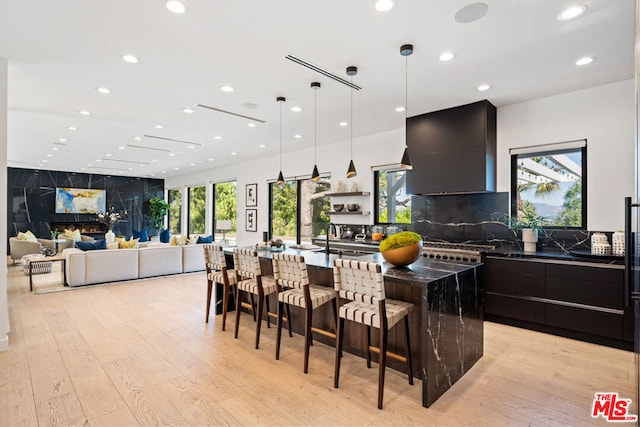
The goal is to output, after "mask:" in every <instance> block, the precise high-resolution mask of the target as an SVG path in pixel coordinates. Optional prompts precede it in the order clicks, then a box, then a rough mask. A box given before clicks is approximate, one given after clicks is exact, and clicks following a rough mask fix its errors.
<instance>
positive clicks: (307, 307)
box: [273, 254, 337, 374]
mask: <svg viewBox="0 0 640 427" xmlns="http://www.w3.org/2000/svg"><path fill="white" fill-rule="evenodd" d="M273 277H274V278H275V280H276V284H277V285H278V287H279V289H278V291H279V292H278V335H277V339H276V360H278V359H280V341H281V337H282V318H283V311H284V309H285V308H286V309H287V318H290V316H289V307H290V306H291V305H293V306H295V307H300V308H303V309H304V373H305V374H306V373H307V371H308V370H309V347H310V346H311V342H312V336H311V333H312V330H313V332H317V333H320V334H323V335H326V336H330V337H332V338H335V337H336V335H335V333H332V332H328V331H324V330H322V329H317V328H314V327H313V326H312V319H313V310H315V309H316V308H318V307H320V306H322V305H324V304H326V303H328V302H330V301H331V302H332V303H333V304H332V305H333V318H334V320H335V319H336V318H337V316H336V300H335V291H334V290H333V289H332V288H330V287H327V286H321V285H311V284H309V275H308V273H307V264H305V262H304V257H303V256H301V255H290V254H273ZM281 289H282V290H281ZM288 323H289V336H291V324H290V322H288Z"/></svg>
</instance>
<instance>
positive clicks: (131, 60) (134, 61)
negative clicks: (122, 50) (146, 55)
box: [122, 54, 138, 64]
mask: <svg viewBox="0 0 640 427" xmlns="http://www.w3.org/2000/svg"><path fill="white" fill-rule="evenodd" d="M122 60H123V61H125V62H129V63H131V64H137V63H138V58H136V57H135V56H133V55H129V54H126V55H122Z"/></svg>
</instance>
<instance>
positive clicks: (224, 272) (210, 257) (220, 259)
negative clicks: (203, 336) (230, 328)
mask: <svg viewBox="0 0 640 427" xmlns="http://www.w3.org/2000/svg"><path fill="white" fill-rule="evenodd" d="M202 247H203V249H204V262H205V266H206V269H207V315H206V320H205V322H206V323H209V310H210V309H211V290H212V288H213V284H214V283H222V285H223V296H222V330H223V331H224V329H225V325H226V324H227V310H228V307H229V294H232V295H234V296H235V284H236V272H235V271H234V270H228V269H227V260H226V259H225V258H224V250H223V248H222V246H220V245H215V244H205V245H203V246H202Z"/></svg>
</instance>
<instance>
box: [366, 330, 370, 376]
mask: <svg viewBox="0 0 640 427" xmlns="http://www.w3.org/2000/svg"><path fill="white" fill-rule="evenodd" d="M366 341H367V348H366V349H365V351H366V353H367V368H369V369H371V350H370V349H371V326H367V339H366Z"/></svg>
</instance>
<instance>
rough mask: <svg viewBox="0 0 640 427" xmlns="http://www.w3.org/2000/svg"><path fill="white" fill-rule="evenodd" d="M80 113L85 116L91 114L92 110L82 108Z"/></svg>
mask: <svg viewBox="0 0 640 427" xmlns="http://www.w3.org/2000/svg"><path fill="white" fill-rule="evenodd" d="M78 113H80V114H82V115H83V116H90V115H91V112H89V111H87V110H80V111H78Z"/></svg>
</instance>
